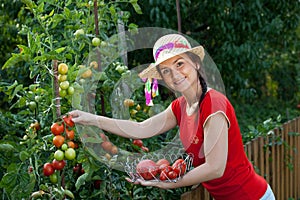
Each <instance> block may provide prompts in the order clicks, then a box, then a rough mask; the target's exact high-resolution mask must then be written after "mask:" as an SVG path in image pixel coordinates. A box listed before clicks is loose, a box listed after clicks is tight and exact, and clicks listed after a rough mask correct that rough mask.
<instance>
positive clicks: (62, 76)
mask: <svg viewBox="0 0 300 200" xmlns="http://www.w3.org/2000/svg"><path fill="white" fill-rule="evenodd" d="M68 71H69V67H68V65H67V64H66V63H60V64H59V65H58V81H59V95H60V97H62V98H64V97H66V96H67V95H72V94H74V87H73V86H72V85H70V82H69V81H68Z"/></svg>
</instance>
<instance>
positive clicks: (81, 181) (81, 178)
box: [75, 173, 88, 190]
mask: <svg viewBox="0 0 300 200" xmlns="http://www.w3.org/2000/svg"><path fill="white" fill-rule="evenodd" d="M87 177H88V173H84V174H82V175H81V176H79V177H78V179H77V181H76V183H75V187H76V190H78V189H79V188H80V187H81V186H82V185H83V184H84V183H85V181H86V179H87Z"/></svg>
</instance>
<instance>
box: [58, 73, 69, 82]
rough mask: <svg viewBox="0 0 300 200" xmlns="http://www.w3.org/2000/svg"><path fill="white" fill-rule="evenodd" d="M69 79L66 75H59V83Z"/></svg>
mask: <svg viewBox="0 0 300 200" xmlns="http://www.w3.org/2000/svg"><path fill="white" fill-rule="evenodd" d="M67 78H68V76H67V75H66V74H60V75H58V81H59V82H64V81H66V80H67Z"/></svg>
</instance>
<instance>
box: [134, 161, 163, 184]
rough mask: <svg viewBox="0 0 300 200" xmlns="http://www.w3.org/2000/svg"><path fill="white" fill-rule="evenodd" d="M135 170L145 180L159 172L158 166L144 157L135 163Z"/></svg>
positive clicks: (152, 177)
mask: <svg viewBox="0 0 300 200" xmlns="http://www.w3.org/2000/svg"><path fill="white" fill-rule="evenodd" d="M136 172H137V173H138V174H139V175H140V176H141V177H143V178H144V179H145V180H151V179H154V178H155V176H156V175H157V174H158V173H159V168H158V166H157V165H156V163H155V162H154V161H152V160H150V159H146V160H142V161H140V162H139V163H138V164H137V166H136Z"/></svg>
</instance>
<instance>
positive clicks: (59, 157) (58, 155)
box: [54, 149, 65, 161]
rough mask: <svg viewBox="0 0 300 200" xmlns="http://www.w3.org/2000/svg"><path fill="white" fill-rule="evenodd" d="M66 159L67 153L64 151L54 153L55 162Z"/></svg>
mask: <svg viewBox="0 0 300 200" xmlns="http://www.w3.org/2000/svg"><path fill="white" fill-rule="evenodd" d="M64 157H65V153H64V152H63V151H62V150H60V149H58V150H56V151H55V153H54V158H55V160H58V161H61V160H63V159H64Z"/></svg>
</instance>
